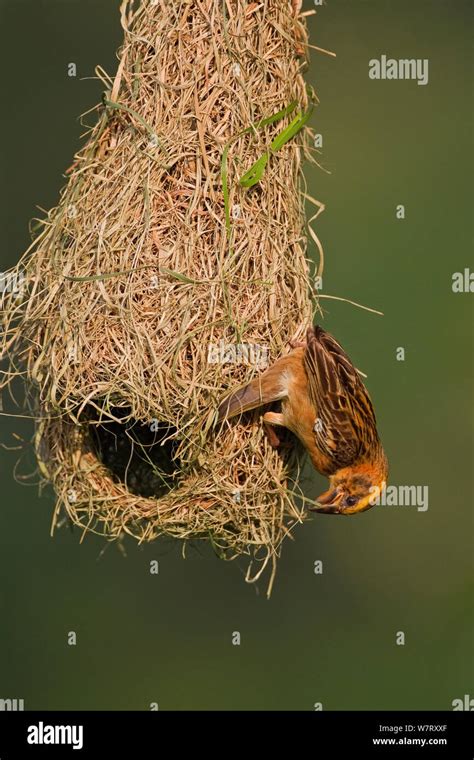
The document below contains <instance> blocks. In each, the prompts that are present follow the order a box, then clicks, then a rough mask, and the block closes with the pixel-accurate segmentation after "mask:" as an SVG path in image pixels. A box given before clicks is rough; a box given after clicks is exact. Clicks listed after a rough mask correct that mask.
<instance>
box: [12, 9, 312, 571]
mask: <svg viewBox="0 0 474 760" xmlns="http://www.w3.org/2000/svg"><path fill="white" fill-rule="evenodd" d="M293 5H294V4H292V3H291V2H290V0H264V1H263V2H259V3H257V2H255V3H248V2H243V0H224V2H221V0H202V1H201V2H199V1H198V0H182V1H181V2H175V3H174V2H173V3H170V2H164V0H160V2H158V3H156V2H151V1H149V2H142V3H141V4H140V5H139V6H138V7H135V6H136V3H135V4H134V3H130V2H124V3H123V4H122V7H121V20H122V26H123V28H124V35H125V36H124V44H123V47H122V48H121V50H120V52H119V65H118V70H117V74H116V76H115V79H113V80H112V79H110V78H109V77H108V76H107V75H106V74H105V73H104V72H103V71H102V70H98V72H97V73H98V75H99V77H100V78H101V79H102V81H103V83H104V84H105V87H106V92H105V93H104V98H103V103H102V104H101V105H99V106H97V107H96V109H94V111H95V112H97V115H98V118H97V121H96V124H95V126H93V127H92V128H90V129H89V131H88V134H87V140H86V143H85V146H84V148H83V149H81V150H80V152H79V153H78V154H77V155H76V156H75V161H74V164H73V166H72V167H71V169H70V170H69V172H68V174H69V178H68V183H67V186H66V188H65V189H64V190H63V192H62V195H61V198H60V202H59V205H58V206H57V207H56V208H54V209H52V210H51V211H50V212H49V214H48V215H47V217H46V218H45V219H42V220H41V221H39V220H36V229H35V233H34V235H35V237H34V240H33V243H32V246H31V248H30V250H29V251H28V252H27V253H26V254H25V256H24V257H23V259H22V260H21V261H20V262H19V264H18V266H17V268H16V272H17V273H21V276H22V282H23V286H24V288H25V293H24V294H23V297H22V298H18V294H13V293H12V294H6V295H5V298H4V301H3V306H2V314H3V333H2V343H3V345H2V347H1V348H2V356H3V358H4V360H5V361H6V362H7V365H8V366H7V369H6V370H4V372H3V379H2V384H3V386H6V385H7V384H9V383H10V382H11V381H12V379H13V378H15V377H17V376H21V377H23V378H24V379H25V380H26V382H27V387H28V389H29V392H28V397H29V403H30V405H31V408H32V409H33V410H34V416H35V417H36V418H37V427H36V435H35V442H36V453H37V457H38V461H39V467H40V470H41V473H42V475H43V476H44V479H45V480H46V481H49V482H51V483H52V484H53V486H54V489H55V491H56V493H57V497H58V500H57V506H56V510H55V513H54V520H53V528H54V526H55V524H56V523H57V519H58V515H59V514H60V512H61V511H62V510H63V509H65V510H66V511H67V514H68V515H69V516H70V518H71V520H72V521H73V522H74V523H75V524H77V525H79V526H81V527H82V528H83V529H84V530H88V531H94V532H96V533H100V534H104V535H106V536H108V537H109V538H117V537H119V536H121V535H123V534H124V533H125V534H130V535H132V536H135V537H136V538H137V539H139V540H140V541H148V540H151V539H154V538H155V537H157V536H159V535H162V534H167V535H170V536H174V537H177V538H182V539H191V538H193V539H195V538H208V539H211V540H212V543H213V545H214V547H215V548H216V551H218V553H219V554H222V555H223V556H225V557H228V558H231V557H235V556H237V555H240V554H247V555H249V556H250V557H251V558H252V560H253V561H252V562H251V563H250V566H249V572H248V575H247V578H248V579H249V580H253V579H255V578H256V577H258V576H259V575H260V573H261V572H262V570H263V568H264V567H265V566H266V565H267V564H268V563H269V562H270V564H273V565H274V562H275V559H276V557H277V556H278V555H279V551H280V547H281V542H282V540H283V538H284V536H285V535H287V534H288V533H289V531H290V530H291V527H292V526H293V525H295V524H296V523H297V522H299V521H301V520H302V518H303V513H302V509H301V508H299V507H298V506H297V505H296V504H295V502H294V500H293V498H292V495H291V493H290V490H293V489H294V487H295V484H294V479H297V475H298V468H299V464H298V462H299V451H298V449H297V448H296V446H293V445H290V446H288V448H286V449H285V448H283V449H280V450H278V451H277V450H275V449H273V448H271V447H270V445H269V443H268V441H267V438H266V436H265V434H264V431H263V429H262V426H261V424H260V423H259V421H258V420H259V414H258V413H255V414H253V415H252V414H247V415H245V419H244V420H239V419H237V420H232V421H229V422H224V424H223V425H222V426H220V427H218V428H217V427H216V425H215V419H216V408H217V405H218V403H219V401H221V400H222V398H223V397H224V396H225V394H226V393H228V392H229V391H230V390H231V389H233V388H235V387H236V386H238V385H240V384H243V383H246V382H248V381H250V380H251V379H252V378H253V377H255V375H256V374H258V373H259V372H261V370H262V369H263V368H264V366H266V364H267V363H271V362H272V361H274V360H275V359H277V358H278V357H279V356H280V355H282V354H283V353H285V352H287V351H288V350H290V346H289V342H290V340H298V339H301V338H302V336H303V335H304V332H305V329H306V327H307V326H308V324H310V323H311V320H312V317H313V312H314V302H313V301H312V300H311V293H312V288H311V282H310V275H309V266H308V261H307V259H306V242H307V240H306V233H305V230H304V222H305V219H304V198H303V193H302V188H301V182H302V177H301V169H300V164H301V157H302V155H306V156H307V157H308V158H310V149H309V143H308V132H309V130H307V129H305V128H303V129H300V127H303V126H304V122H305V120H306V117H307V115H309V110H308V109H309V108H310V106H311V100H314V97H315V96H314V95H312V94H311V93H309V92H308V90H307V88H306V86H305V83H304V80H303V77H302V75H301V69H302V67H303V66H304V63H305V60H304V58H303V57H302V55H301V53H302V52H304V50H306V45H307V34H306V29H305V25H304V23H303V21H304V19H302V18H301V17H300V18H298V17H297V16H296V14H295V8H294V7H293ZM285 130H286V132H285ZM290 481H291V482H290ZM272 561H273V562H272ZM255 563H256V564H255Z"/></svg>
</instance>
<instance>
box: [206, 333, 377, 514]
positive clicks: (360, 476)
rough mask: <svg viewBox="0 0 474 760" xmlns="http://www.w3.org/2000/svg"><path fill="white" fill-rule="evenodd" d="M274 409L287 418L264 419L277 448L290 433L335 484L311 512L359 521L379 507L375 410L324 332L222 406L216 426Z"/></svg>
mask: <svg viewBox="0 0 474 760" xmlns="http://www.w3.org/2000/svg"><path fill="white" fill-rule="evenodd" d="M274 401H279V402H280V403H281V410H280V411H279V412H274V411H269V412H266V413H265V414H264V415H263V423H264V426H265V429H266V432H267V434H268V438H269V441H270V443H271V445H272V446H278V445H279V444H280V441H279V438H278V436H277V434H276V432H275V426H282V427H285V428H288V429H289V430H291V432H292V433H294V434H295V435H296V436H297V437H298V438H299V440H300V441H301V443H302V444H303V445H304V446H305V448H306V449H307V451H308V453H309V456H310V458H311V461H312V463H313V465H314V467H315V468H316V469H317V470H318V472H320V473H321V474H323V475H326V476H327V477H329V483H330V485H329V488H328V490H327V491H325V492H324V493H322V494H321V496H320V497H319V498H318V499H317V505H318V506H317V507H316V508H315V509H313V510H311V511H315V512H326V513H330V514H341V515H353V514H355V513H356V512H363V511H364V510H366V509H369V508H370V507H371V506H373V503H374V501H375V499H376V496H377V493H378V491H377V490H376V489H380V490H381V489H382V488H383V485H384V483H385V481H386V479H387V473H388V465H387V459H386V456H385V454H384V450H383V448H382V444H381V443H380V440H379V437H378V434H377V427H376V422H375V414H374V410H373V407H372V403H371V401H370V398H369V394H368V393H367V390H366V389H365V387H364V384H363V383H362V381H361V379H360V376H359V373H358V372H357V370H356V368H355V367H354V365H353V364H352V362H351V360H350V359H349V357H348V356H347V354H346V353H345V352H344V350H343V349H342V348H341V346H340V345H339V343H337V341H336V340H335V339H334V338H333V337H332V336H331V335H329V333H327V332H326V331H325V330H323V329H322V327H319V326H315V327H311V328H309V329H308V331H307V334H306V343H305V344H301V343H299V344H296V346H294V350H293V351H292V352H291V353H290V354H288V355H287V356H283V357H282V358H281V359H278V361H276V362H275V364H273V365H272V366H271V367H269V369H267V370H266V371H265V372H264V373H263V374H262V375H260V376H259V377H258V378H256V379H255V380H252V382H250V383H248V385H246V386H244V387H243V388H241V389H239V390H237V391H235V392H234V393H232V394H231V395H230V396H228V397H227V398H226V399H224V401H223V402H222V403H221V405H220V406H219V410H218V420H219V421H220V420H223V419H225V418H229V417H235V416H236V415H238V414H241V413H242V412H246V411H249V410H251V409H256V408H258V407H260V406H263V405H264V404H270V403H272V402H274Z"/></svg>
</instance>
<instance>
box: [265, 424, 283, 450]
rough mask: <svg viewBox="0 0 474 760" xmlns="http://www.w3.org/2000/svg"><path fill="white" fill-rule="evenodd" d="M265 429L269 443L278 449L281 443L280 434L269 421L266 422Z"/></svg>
mask: <svg viewBox="0 0 474 760" xmlns="http://www.w3.org/2000/svg"><path fill="white" fill-rule="evenodd" d="M263 429H264V431H265V435H266V436H267V438H268V443H269V444H270V446H271V447H272V449H278V448H279V446H280V444H281V441H280V439H279V437H278V435H277V434H276V432H275V428H274V427H273V425H270V423H268V422H264V423H263Z"/></svg>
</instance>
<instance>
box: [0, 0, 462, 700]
mask: <svg viewBox="0 0 474 760" xmlns="http://www.w3.org/2000/svg"><path fill="white" fill-rule="evenodd" d="M117 8H118V0H100V2H97V0H61V1H59V0H3V1H2V2H1V3H0V23H1V27H2V30H3V44H2V47H1V50H0V56H1V71H2V72H3V76H2V103H3V119H2V122H1V125H0V131H1V166H2V175H3V183H2V188H1V195H2V199H1V203H0V216H1V249H0V250H1V262H0V268H1V269H6V268H7V267H9V266H11V265H13V264H14V263H15V262H16V261H17V259H18V257H19V255H20V254H21V253H22V252H23V250H25V249H26V247H27V246H28V243H29V235H28V220H29V219H30V218H31V217H32V216H34V215H35V205H36V204H37V205H39V206H41V207H43V208H45V209H48V208H50V207H51V206H53V205H55V203H56V202H57V198H58V191H59V189H60V187H61V186H62V185H63V183H64V180H63V178H62V176H61V175H62V172H63V171H64V170H65V169H66V168H67V167H68V166H69V165H70V164H71V162H72V156H73V153H74V151H75V150H76V149H77V147H78V144H79V143H78V138H79V135H80V133H81V127H80V125H79V122H78V118H77V117H78V115H79V114H80V113H82V112H84V111H86V110H87V109H88V108H89V107H91V106H92V105H93V104H94V103H96V102H97V100H98V99H99V97H100V93H101V85H100V83H97V82H95V81H93V80H91V79H87V77H91V76H93V73H94V67H95V65H96V64H99V63H100V64H101V65H102V66H103V67H104V68H105V69H106V70H107V71H108V72H110V73H113V72H114V70H115V65H116V64H115V49H116V48H117V47H118V45H119V44H120V41H121V29H120V24H119V16H118V10H117ZM312 8H314V5H313V3H312V2H310V1H309V0H305V10H310V9H312ZM317 10H318V13H317V16H316V17H313V18H311V19H310V31H311V42H312V44H315V45H319V46H321V47H323V48H327V49H330V50H335V51H336V52H337V58H336V59H333V58H330V57H328V56H325V55H322V54H319V53H316V52H314V51H313V53H312V62H311V68H310V72H309V77H308V78H309V80H310V81H311V82H312V83H313V84H314V85H315V87H316V89H317V92H318V95H319V98H320V101H321V104H320V106H319V107H318V109H317V111H316V114H315V115H314V116H313V121H312V124H313V126H314V128H315V129H316V131H317V132H320V133H321V134H322V135H323V141H324V143H323V151H322V156H321V163H322V165H323V166H324V167H325V168H326V169H327V170H329V171H330V172H331V174H326V173H324V172H322V171H320V170H318V169H313V168H311V169H308V170H307V178H308V181H309V192H310V193H311V194H312V195H313V196H315V197H317V198H318V199H319V200H321V201H323V202H324V203H325V204H326V207H327V208H326V211H325V212H324V214H323V215H322V216H321V217H320V219H319V220H318V227H317V229H318V234H319V236H320V238H321V240H322V241H323V244H324V249H325V255H326V269H325V276H324V289H323V293H328V294H334V295H338V296H343V297H347V298H351V299H353V300H355V301H358V302H361V303H364V304H367V305H369V306H372V307H375V308H378V309H381V310H382V311H383V312H384V313H385V316H384V317H379V316H376V315H373V314H370V313H368V312H365V311H362V310H359V309H356V308H354V307H352V306H350V305H348V304H346V303H340V302H336V301H329V300H326V301H325V302H324V303H323V305H324V306H325V308H326V319H325V326H326V327H327V328H328V329H329V330H330V331H331V332H333V333H334V334H335V335H336V336H337V337H338V339H339V340H340V341H341V342H342V344H343V345H344V347H345V348H347V350H348V352H349V353H350V355H351V356H352V357H353V359H354V361H355V362H356V363H357V365H358V366H359V367H360V368H361V369H363V370H364V371H365V372H366V373H367V374H368V381H367V383H368V387H369V389H370V392H371V395H372V397H373V400H374V403H375V407H376V410H377V415H378V421H379V429H380V433H381V436H382V438H383V441H384V444H385V447H386V450H387V453H388V456H389V459H390V463H391V483H393V484H408V485H411V484H413V485H428V486H429V497H430V501H429V509H428V511H426V512H418V511H417V510H416V508H414V507H391V508H388V507H386V508H383V507H380V508H376V509H374V510H372V511H370V512H367V513H366V514H363V515H361V516H359V517H354V518H351V519H342V518H341V519H337V518H331V517H327V516H324V515H316V516H315V517H314V519H313V520H312V521H310V522H308V523H306V524H305V525H303V526H301V527H299V528H298V529H297V530H296V532H295V538H296V540H295V541H294V542H290V541H288V542H287V543H286V545H285V546H284V549H283V557H282V559H281V561H280V564H279V570H278V576H277V580H276V586H275V589H274V593H273V596H272V598H271V600H270V601H267V600H266V599H265V593H264V592H265V585H264V584H262V586H261V588H260V589H256V588H255V587H254V586H249V585H247V584H246V583H245V582H244V576H243V571H244V568H245V563H243V564H242V565H238V564H237V563H229V564H226V563H222V562H220V561H219V560H218V559H216V557H215V556H214V555H213V553H212V552H211V551H210V550H209V549H208V548H207V547H205V546H200V547H197V548H192V547H189V550H188V552H187V553H188V557H187V559H186V561H184V560H183V559H182V558H181V555H180V552H181V546H180V545H179V544H177V543H174V542H173V541H169V540H168V541H163V542H158V543H155V544H154V545H151V546H143V547H137V546H136V545H135V544H134V543H133V542H128V543H127V544H126V551H127V556H126V557H124V556H123V555H122V554H121V553H120V552H119V550H118V548H117V547H116V546H115V545H113V544H110V545H106V546H105V551H104V543H103V542H102V541H101V540H100V539H96V538H91V537H86V538H85V539H84V541H83V543H82V544H80V538H81V536H80V534H79V532H78V531H77V530H75V531H73V532H70V531H69V529H63V530H61V531H59V532H58V533H57V534H56V536H55V538H54V539H51V538H50V536H49V528H50V520H51V512H52V505H53V497H52V495H51V494H45V495H43V497H41V498H40V497H39V496H38V493H37V489H36V488H35V487H34V486H30V487H25V486H24V485H20V484H17V483H16V482H15V480H14V477H13V474H12V471H13V469H14V466H15V464H16V462H17V459H18V453H15V452H5V451H0V465H1V486H2V495H1V509H0V698H7V697H10V698H15V697H16V698H23V699H24V700H25V706H26V708H27V709H108V708H109V709H127V708H128V709H137V710H142V709H149V705H150V703H151V702H158V703H159V706H160V709H209V708H221V709H264V708H270V709H298V710H312V709H314V707H313V706H314V703H316V702H321V703H322V705H323V708H324V709H326V710H331V709H332V710H340V709H384V710H385V709H451V703H452V701H453V699H455V698H462V697H463V695H464V694H469V693H470V694H471V695H474V691H473V688H474V687H473V681H472V645H471V636H472V632H473V625H472V623H473V616H472V527H473V525H472V453H473V452H472V440H473V439H472V400H473V399H472V379H473V373H472V369H473V368H472V337H473V322H472V299H473V296H472V294H468V293H461V294H454V293H453V292H452V289H451V278H452V274H453V272H456V271H462V270H463V269H464V267H468V266H471V267H472V268H473V269H474V267H473V265H472V258H471V257H470V245H471V232H472V230H471V221H470V220H471V217H472V169H473V162H472V157H473V151H472V147H473V146H472V139H471V135H472V126H473V120H472V96H471V87H470V85H471V64H472V53H471V39H472V23H471V22H472V4H471V3H470V2H469V1H468V0H467V1H466V2H462V1H461V0H456V1H454V0H453V1H452V2H444V1H442V0H390V1H388V0H387V1H386V2H381V0H366V1H365V2H358V3H356V2H354V1H353V0H350V1H349V0H331V1H330V0H328V2H327V3H326V4H325V5H324V6H323V7H322V8H317ZM383 53H385V54H386V55H388V56H392V57H394V58H397V59H398V58H411V57H414V58H428V59H429V77H430V78H429V84H428V85H427V86H424V87H423V86H418V85H417V84H416V83H415V82H412V81H392V82H388V81H385V82H383V81H371V80H369V78H368V61H369V59H371V58H376V57H379V56H380V55H381V54H383ZM69 62H75V63H76V64H77V67H78V76H77V78H76V79H74V78H69V77H68V76H67V64H68V63H69ZM83 78H85V79H83ZM398 204H404V205H405V207H406V219H405V220H404V221H400V220H397V219H396V217H395V208H396V206H397V205H398ZM399 346H402V347H404V348H405V351H406V359H405V361H404V362H400V361H397V360H396V356H395V353H396V348H397V347H399ZM0 424H1V440H2V441H3V442H6V443H9V442H11V441H12V439H11V433H12V432H14V431H15V432H16V433H18V434H20V435H22V436H24V437H25V438H29V437H30V436H31V433H32V428H31V426H30V424H29V423H27V422H23V421H21V420H11V419H6V418H1V419H0ZM31 469H32V461H31V457H30V459H29V460H28V457H26V459H25V458H22V460H21V462H20V464H19V466H18V472H19V474H21V473H27V472H29V471H30V470H31ZM323 486H324V480H323V479H322V478H320V477H319V476H317V475H314V474H312V473H311V482H310V483H309V485H308V493H309V494H310V495H314V494H316V493H317V492H319V491H320V490H321V489H322V487H323ZM153 559H158V560H159V562H160V572H159V575H158V576H155V575H150V572H149V563H150V561H151V560H153ZM316 560H322V561H323V569H324V572H323V574H322V575H316V574H315V573H314V571H313V568H314V562H315V561H316ZM257 592H259V593H257ZM68 631H76V633H77V637H78V638H77V646H75V647H71V646H68V645H67V633H68ZM233 631H239V632H240V634H241V645H240V646H233V645H232V641H231V637H232V632H233ZM397 631H404V632H405V636H406V644H405V646H397V645H396V643H395V639H396V633H397Z"/></svg>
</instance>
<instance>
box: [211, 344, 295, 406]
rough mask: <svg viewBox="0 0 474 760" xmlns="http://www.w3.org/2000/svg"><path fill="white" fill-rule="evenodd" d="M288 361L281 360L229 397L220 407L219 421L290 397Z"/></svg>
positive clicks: (285, 358) (285, 359)
mask: <svg viewBox="0 0 474 760" xmlns="http://www.w3.org/2000/svg"><path fill="white" fill-rule="evenodd" d="M287 361H288V357H284V358H282V359H279V360H278V361H277V362H275V364H273V366H271V367H270V368H269V369H267V370H266V371H265V372H264V373H263V374H262V375H260V377H257V378H255V380H252V381H251V382H250V383H248V385H245V386H244V387H243V388H239V389H238V390H236V391H234V392H233V393H231V394H230V395H229V396H227V398H225V399H224V401H222V403H221V404H220V406H219V410H218V417H217V419H218V421H220V420H223V419H224V418H229V417H235V416H236V415H237V414H242V413H243V412H248V411H250V410H251V409H257V408H258V407H259V406H263V405H264V404H271V403H272V402H273V401H278V400H280V399H282V398H285V396H287V395H288V373H287V372H286V371H285V370H286V364H287Z"/></svg>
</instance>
